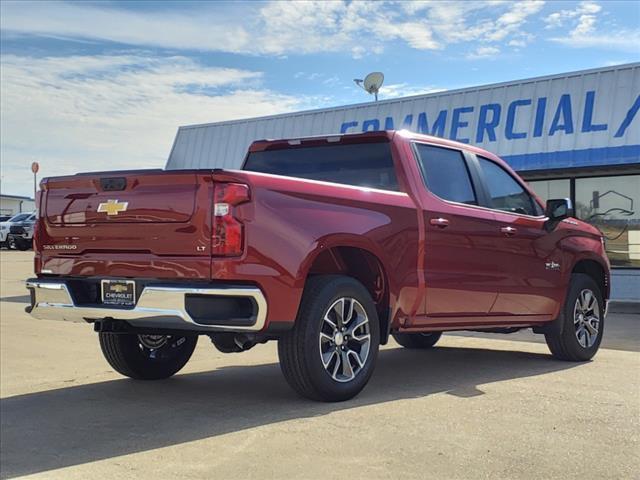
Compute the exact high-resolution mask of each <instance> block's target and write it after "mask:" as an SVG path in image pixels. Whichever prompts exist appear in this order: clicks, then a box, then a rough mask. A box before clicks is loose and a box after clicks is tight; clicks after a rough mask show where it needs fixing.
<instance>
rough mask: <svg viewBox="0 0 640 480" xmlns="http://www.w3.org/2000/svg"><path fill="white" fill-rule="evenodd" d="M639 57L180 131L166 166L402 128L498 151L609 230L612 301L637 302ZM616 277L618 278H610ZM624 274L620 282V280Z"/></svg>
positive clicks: (205, 164) (211, 162)
mask: <svg viewBox="0 0 640 480" xmlns="http://www.w3.org/2000/svg"><path fill="white" fill-rule="evenodd" d="M639 110H640V63H632V64H627V65H619V66H614V67H606V68H599V69H592V70H584V71H579V72H572V73H565V74H559V75H552V76H547V77H538V78H532V79H526V80H521V81H515V82H506V83H499V84H494V85H485V86H479V87H472V88H465V89H460V90H451V91H445V92H439V93H433V94H427V95H418V96H413V97H405V98H397V99H392V100H383V101H380V102H369V103H363V104H357V105H349V106H341V107H335V108H326V109H321V110H312V111H306V112H295V113H289V114H283V115H273V116H269V117H262V118H253V119H245V120H236V121H229V122H219V123H211V124H205V125H189V126H183V127H180V128H179V129H178V133H177V135H176V138H175V141H174V144H173V148H172V150H171V153H170V155H169V159H168V161H167V166H166V168H167V169H185V168H210V167H211V168H213V167H217V168H230V169H233V168H239V167H240V166H241V165H242V162H243V160H244V156H245V154H246V151H247V147H248V146H249V144H250V143H251V142H252V141H254V140H258V139H264V138H296V137H304V136H309V135H324V134H335V133H356V132H363V131H369V130H380V129H402V128H404V129H408V130H412V131H416V132H420V133H427V134H430V135H436V136H440V137H446V138H450V139H454V140H457V141H461V142H465V143H470V144H473V145H476V146H479V147H482V148H485V149H487V150H490V151H492V152H494V153H496V154H498V155H500V156H501V157H502V158H503V159H504V160H506V161H507V162H508V163H509V164H510V165H511V166H512V167H513V168H514V169H515V170H517V171H518V172H519V173H520V174H521V175H522V176H523V177H524V178H525V179H527V180H528V181H529V182H530V184H531V185H532V186H533V187H534V188H535V189H536V191H537V192H538V193H539V194H540V195H541V196H542V197H543V198H551V197H553V198H558V197H570V198H571V199H572V200H573V203H574V205H575V206H576V214H577V216H579V217H580V218H583V219H585V220H587V221H589V222H591V223H594V224H597V225H598V226H599V227H600V228H601V229H602V230H603V231H604V232H605V235H606V237H607V239H608V240H607V250H608V252H609V256H610V259H611V262H612V264H613V265H614V267H616V268H619V269H626V270H616V272H615V273H616V275H615V276H614V279H613V283H614V291H615V295H616V296H617V297H618V298H632V299H640V270H638V269H640V113H639V112H638V111H639ZM617 279H618V280H617ZM622 279H623V280H624V281H622Z"/></svg>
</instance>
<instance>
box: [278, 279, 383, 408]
mask: <svg viewBox="0 0 640 480" xmlns="http://www.w3.org/2000/svg"><path fill="white" fill-rule="evenodd" d="M379 344H380V325H379V323H378V315H377V312H376V308H375V304H374V303H373V300H372V299H371V296H370V295H369V292H368V291H367V289H366V288H364V286H363V285H362V284H361V283H360V282H358V281H356V280H354V279H353V278H350V277H344V276H338V275H323V276H318V277H313V278H311V279H309V280H308V282H307V286H306V288H305V292H304V295H303V298H302V303H301V306H300V311H299V313H298V317H297V319H296V322H295V325H294V328H293V329H292V330H291V331H290V332H288V333H287V334H286V335H285V336H283V337H282V338H281V339H280V340H279V342H278V356H279V358H280V367H281V369H282V373H283V374H284V376H285V378H286V380H287V382H288V383H289V385H291V387H292V388H293V389H294V390H296V392H298V393H299V394H300V395H302V396H304V397H307V398H310V399H312V400H321V401H325V402H338V401H343V400H348V399H350V398H352V397H354V396H355V395H357V394H358V393H359V392H360V391H361V390H362V389H363V388H364V386H365V385H366V384H367V382H368V381H369V378H370V377H371V374H372V373H373V369H374V367H375V362H376V357H377V355H378V346H379Z"/></svg>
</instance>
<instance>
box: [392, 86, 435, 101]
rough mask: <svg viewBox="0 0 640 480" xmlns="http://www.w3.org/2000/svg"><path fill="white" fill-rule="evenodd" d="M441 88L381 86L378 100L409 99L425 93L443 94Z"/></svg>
mask: <svg viewBox="0 0 640 480" xmlns="http://www.w3.org/2000/svg"><path fill="white" fill-rule="evenodd" d="M443 91H444V89H443V88H436V87H433V86H419V85H410V84H408V83H392V84H389V85H383V86H382V87H381V88H380V99H381V100H386V99H390V98H397V97H410V96H413V95H424V94H426V93H436V92H443Z"/></svg>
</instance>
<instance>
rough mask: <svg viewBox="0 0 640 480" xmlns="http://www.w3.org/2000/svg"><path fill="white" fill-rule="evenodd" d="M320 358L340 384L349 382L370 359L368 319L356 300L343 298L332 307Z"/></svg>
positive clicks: (326, 318)
mask: <svg viewBox="0 0 640 480" xmlns="http://www.w3.org/2000/svg"><path fill="white" fill-rule="evenodd" d="M319 341H320V359H321V360H322V365H323V366H324V369H325V370H326V371H327V373H328V374H329V375H330V376H331V378H333V379H334V380H335V381H337V382H343V383H344V382H350V381H351V380H353V379H354V378H355V377H356V376H357V375H358V374H359V373H360V372H361V371H362V369H363V367H364V366H365V364H366V362H367V358H368V357H369V350H370V347H371V332H370V330H369V317H368V316H367V312H366V311H365V309H364V307H363V306H362V305H361V304H360V302H358V301H357V300H356V299H355V298H351V297H342V298H340V299H338V300H336V301H335V302H333V304H332V305H331V306H330V307H329V309H328V310H327V311H326V313H325V314H324V317H323V320H322V326H321V327H320V339H319Z"/></svg>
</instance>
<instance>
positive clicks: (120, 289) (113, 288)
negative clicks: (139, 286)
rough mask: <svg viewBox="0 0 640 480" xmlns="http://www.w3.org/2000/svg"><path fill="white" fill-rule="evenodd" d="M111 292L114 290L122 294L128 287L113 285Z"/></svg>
mask: <svg viewBox="0 0 640 480" xmlns="http://www.w3.org/2000/svg"><path fill="white" fill-rule="evenodd" d="M111 290H113V291H114V292H116V293H122V292H126V291H127V286H126V285H112V286H111Z"/></svg>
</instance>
